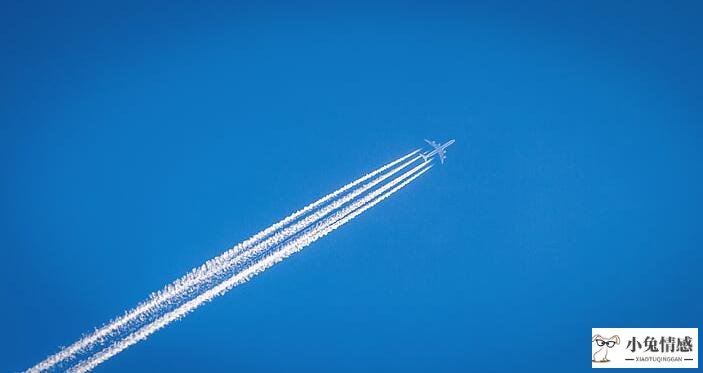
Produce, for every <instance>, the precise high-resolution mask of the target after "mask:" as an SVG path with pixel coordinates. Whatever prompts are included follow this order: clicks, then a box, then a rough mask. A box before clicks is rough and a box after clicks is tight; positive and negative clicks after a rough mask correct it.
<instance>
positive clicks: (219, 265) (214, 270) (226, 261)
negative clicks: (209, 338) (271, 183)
mask: <svg viewBox="0 0 703 373" xmlns="http://www.w3.org/2000/svg"><path fill="white" fill-rule="evenodd" d="M420 158H422V157H421V156H419V155H418V156H416V157H415V158H412V159H410V160H409V161H407V162H405V163H403V164H401V165H400V166H398V167H396V168H394V169H392V170H391V171H389V172H387V173H385V174H383V175H381V176H379V177H378V178H376V179H374V180H373V181H370V182H368V183H366V184H364V185H363V186H361V187H359V188H357V189H354V190H353V191H352V192H350V193H349V194H347V195H345V196H344V197H340V198H338V199H336V200H334V201H333V202H331V203H330V204H329V205H327V206H325V207H323V208H321V209H319V210H317V211H315V212H313V213H311V214H310V215H308V216H306V217H305V218H304V219H302V220H300V221H298V222H297V223H295V224H293V225H291V226H289V227H286V228H285V229H283V230H281V231H280V232H278V233H276V234H274V235H272V236H271V237H269V238H267V239H266V240H264V241H262V242H260V243H258V244H256V245H254V246H252V247H251V248H249V249H247V250H245V251H243V252H241V253H240V254H239V255H237V256H236V257H234V258H231V257H230V258H223V257H217V258H215V259H214V260H212V262H213V263H212V266H210V268H209V270H208V271H204V272H202V273H200V274H199V275H197V276H194V277H193V278H192V279H189V280H192V282H193V285H194V286H201V285H207V281H208V280H210V279H212V278H213V277H214V276H217V274H218V273H222V272H225V271H227V270H229V269H231V268H234V267H236V266H238V265H240V264H242V263H243V262H244V261H246V260H248V259H250V258H252V257H253V256H255V255H258V254H261V253H262V252H265V251H266V250H268V249H270V248H272V247H275V246H276V245H278V244H280V243H282V242H283V241H285V240H287V239H289V238H290V237H292V236H294V235H295V234H297V233H298V232H300V231H301V230H303V229H305V228H306V227H308V226H309V225H311V224H313V223H315V222H316V221H318V220H320V219H322V218H323V217H325V216H326V215H328V214H329V213H331V212H332V211H334V210H336V209H338V208H339V207H341V206H343V205H344V204H346V203H348V202H350V201H352V200H354V199H355V198H357V197H358V196H360V195H362V194H364V193H366V192H367V191H369V190H370V189H372V188H373V187H375V186H377V185H378V184H379V183H381V182H382V181H384V180H386V179H388V178H389V177H391V176H393V175H394V174H396V173H398V172H400V171H401V170H403V169H405V168H406V167H408V166H409V165H411V164H413V163H415V162H416V161H418V160H419V159H420Z"/></svg>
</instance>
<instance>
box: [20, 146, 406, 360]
mask: <svg viewBox="0 0 703 373" xmlns="http://www.w3.org/2000/svg"><path fill="white" fill-rule="evenodd" d="M418 152H419V150H415V151H413V152H411V153H409V154H407V155H405V156H403V157H401V158H399V159H397V160H395V161H393V162H390V163H388V164H386V165H384V166H382V167H380V168H378V169H376V170H375V171H372V172H370V173H368V174H366V175H364V176H362V177H361V178H359V179H357V180H355V181H353V182H351V183H349V184H346V185H344V186H343V187H341V188H339V189H337V190H335V191H334V192H332V193H330V194H328V195H326V196H324V197H322V198H320V199H319V200H317V201H315V202H313V203H311V204H309V205H307V206H305V207H304V208H302V209H300V210H298V211H296V212H294V213H293V214H291V215H289V216H287V217H286V218H284V219H283V220H281V221H279V222H277V223H275V224H273V225H271V226H270V227H268V228H266V229H264V230H262V231H261V232H259V233H257V234H255V235H254V236H252V237H250V238H249V239H247V240H245V241H243V242H241V243H239V244H237V245H235V246H234V247H233V248H231V249H229V250H227V251H226V252H224V253H223V254H221V255H219V256H218V257H215V258H213V259H210V260H208V261H207V262H205V263H204V264H203V265H201V266H200V267H198V268H195V269H193V270H192V271H191V272H189V273H187V274H186V275H184V276H183V277H181V278H180V279H178V280H176V281H175V282H173V283H171V284H169V285H167V286H165V287H164V289H162V290H160V291H158V292H155V293H152V294H151V295H150V296H149V298H148V299H147V300H146V301H144V302H142V303H140V304H138V305H137V306H136V307H135V308H133V309H132V310H130V311H127V312H126V313H125V314H124V315H123V316H120V317H118V318H116V319H114V320H112V321H110V322H109V323H107V324H105V325H104V326H103V327H101V328H99V329H96V330H95V331H93V332H92V333H90V334H89V335H87V336H85V337H83V338H81V339H80V340H78V341H77V342H75V343H73V344H71V345H70V346H67V347H65V348H63V349H61V351H59V352H58V353H56V354H54V355H51V356H49V357H47V358H46V359H45V360H43V361H42V362H40V363H38V364H37V365H35V366H33V367H32V368H29V369H28V370H27V372H39V371H42V370H47V369H50V368H52V367H54V366H55V365H57V364H59V363H61V362H63V361H66V360H70V359H72V358H73V357H74V356H75V355H76V354H78V353H81V352H84V351H86V350H89V349H91V348H93V347H94V346H96V345H99V344H102V343H104V341H105V340H106V339H108V338H109V337H111V336H112V335H113V334H115V333H118V332H119V331H120V330H121V329H123V328H126V327H128V326H129V325H130V324H132V323H139V322H144V321H145V320H147V318H148V315H149V314H152V313H153V312H154V311H156V310H158V309H159V308H160V307H162V306H163V305H164V304H167V303H168V302H169V301H171V300H173V299H174V298H177V297H179V296H181V295H183V294H184V292H186V291H188V289H189V288H191V287H192V286H194V285H197V284H198V283H199V282H200V281H202V280H203V278H204V277H207V276H208V274H212V273H213V270H217V269H218V267H219V266H221V265H222V264H223V263H227V262H228V261H229V260H230V259H231V258H233V257H236V256H237V255H239V254H241V253H243V252H245V251H247V250H249V249H251V248H252V246H255V245H256V244H257V243H258V242H259V241H261V240H262V239H264V238H266V237H267V236H269V235H271V234H272V233H274V232H276V231H278V230H279V229H281V228H283V227H285V226H286V225H288V224H290V223H291V222H294V221H295V220H297V219H298V218H300V217H302V216H303V215H305V214H307V213H309V212H311V211H313V210H315V209H316V208H318V207H320V206H322V205H324V204H325V203H327V202H329V201H331V200H333V199H334V198H336V197H338V196H339V195H341V194H343V193H345V192H347V191H349V190H350V189H352V188H354V187H355V186H357V185H359V184H360V183H363V182H364V181H366V180H369V179H371V178H373V177H375V176H377V175H379V174H380V173H382V172H384V171H386V170H388V169H390V168H391V167H394V166H396V165H397V164H399V163H401V162H403V161H405V160H407V159H408V158H410V157H412V156H413V155H415V154H417V153H418ZM418 157H419V156H417V157H415V158H414V159H413V160H412V161H411V162H406V164H404V165H403V167H405V166H406V165H407V164H409V163H412V162H414V161H416V160H417V159H418ZM399 169H402V168H396V169H395V171H392V172H393V173H395V172H397V171H398V170H399ZM384 176H385V177H384ZM389 176H390V175H388V174H386V175H383V176H381V177H384V179H385V178H387V177H389ZM378 182H380V181H378ZM378 182H376V183H375V184H373V185H370V186H369V188H371V187H373V186H374V185H376V184H378ZM369 184H371V183H369ZM366 190H368V188H366V189H364V190H363V191H361V192H359V193H357V194H356V195H355V197H356V196H358V195H359V194H361V193H363V192H364V191H366ZM354 192H356V191H354ZM354 192H352V193H354ZM348 200H350V199H347V200H346V201H348ZM340 205H341V204H338V205H337V207H339V206H340ZM329 211H332V210H329ZM329 211H328V212H329ZM324 215H325V214H323V215H319V214H318V215H315V216H318V217H317V219H319V218H321V217H322V216H324ZM317 219H309V220H307V223H308V224H310V223H312V222H314V221H315V220H317ZM287 232H288V233H289V234H294V233H296V232H294V231H292V230H289V231H287ZM282 239H283V236H282V235H277V236H276V238H275V240H272V241H269V243H268V245H269V246H268V247H270V245H271V243H272V242H281V241H282ZM262 247H263V246H262Z"/></svg>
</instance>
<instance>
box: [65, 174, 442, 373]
mask: <svg viewBox="0 0 703 373" xmlns="http://www.w3.org/2000/svg"><path fill="white" fill-rule="evenodd" d="M427 163H428V162H425V163H423V164H421V165H419V166H418V167H416V168H414V169H413V170H411V171H412V172H414V174H412V173H411V174H410V175H411V176H410V177H408V176H406V175H407V174H408V173H406V174H404V175H401V176H399V177H397V178H396V179H394V180H393V181H391V182H389V183H388V184H392V183H393V184H397V183H398V182H400V181H402V180H403V179H404V178H405V179H407V180H405V181H402V183H400V184H399V185H397V186H395V187H393V188H392V189H391V190H389V191H385V190H384V192H385V193H384V192H381V193H383V194H381V195H380V196H378V194H376V196H374V197H372V198H370V199H369V200H367V201H366V203H364V204H361V206H356V207H352V206H349V207H347V208H344V209H343V211H340V212H338V213H336V214H334V217H336V220H335V219H333V218H327V219H325V220H326V221H328V222H327V223H323V224H320V225H319V226H316V227H315V228H313V229H312V230H310V231H309V232H306V233H304V234H301V235H300V236H297V237H296V238H295V239H294V240H293V241H291V242H288V243H286V244H285V245H283V246H282V247H281V248H280V249H279V250H276V251H275V252H273V253H271V254H269V255H268V256H266V257H264V258H262V259H261V260H259V261H257V262H256V263H254V264H253V265H252V266H250V267H248V268H246V269H245V270H243V271H241V272H239V273H237V274H235V275H234V276H232V277H230V278H228V279H227V280H225V281H223V282H221V283H220V284H218V285H217V286H215V287H213V288H212V289H209V290H207V291H205V292H203V293H202V294H200V295H198V296H197V297H195V298H194V299H192V300H190V301H188V302H186V303H185V304H183V305H181V306H180V307H178V308H177V309H175V310H173V311H171V312H168V313H166V314H164V315H162V316H161V317H159V318H158V319H156V320H154V321H153V322H151V323H149V324H147V325H145V326H144V327H142V328H141V329H139V330H137V331H135V332H133V333H131V334H130V335H128V336H127V337H125V338H124V339H122V340H120V341H117V342H115V343H114V344H112V345H111V346H109V347H107V348H105V349H103V350H102V351H100V352H98V353H97V354H95V355H93V356H92V357H90V358H89V359H87V360H85V361H82V362H80V363H79V364H77V365H76V366H74V367H72V368H71V369H69V371H70V372H76V373H80V372H87V371H89V370H91V369H93V368H95V367H96V366H98V365H99V364H101V363H103V362H105V361H106V360H108V359H109V358H111V357H113V356H115V355H116V354H118V353H120V352H121V351H123V350H124V349H126V348H128V347H130V346H131V345H133V344H135V343H137V342H139V341H141V340H144V339H146V338H147V337H148V336H149V335H151V334H153V333H154V332H156V331H157V330H159V329H161V328H163V327H165V326H166V325H168V324H170V323H171V322H173V321H175V320H178V319H180V318H182V317H184V316H185V315H187V314H188V313H189V312H192V311H193V310H195V309H196V308H198V307H199V306H200V305H202V304H203V303H205V302H209V301H211V300H212V299H213V298H215V297H217V296H219V295H222V294H224V293H226V292H227V291H228V290H230V289H231V288H233V287H235V286H237V285H239V284H242V283H244V282H247V281H249V280H250V279H251V278H252V277H254V276H255V275H257V274H259V273H261V272H263V271H264V270H266V269H268V268H269V267H271V266H273V265H274V264H276V263H278V262H280V261H282V260H284V259H285V258H287V257H289V256H290V255H292V254H294V253H296V252H298V251H300V250H302V249H303V248H305V247H306V246H308V245H310V244H311V243H313V242H315V241H316V240H318V239H319V238H321V237H324V236H325V235H327V234H328V233H330V232H332V231H333V230H335V229H337V228H339V227H340V226H342V225H344V224H345V223H347V222H349V221H350V220H352V219H354V218H355V217H356V216H358V215H360V214H361V213H363V212H364V211H366V210H368V209H369V208H371V207H373V206H374V205H376V204H377V203H379V202H381V201H382V200H384V199H386V198H388V197H389V196H391V195H392V194H393V193H395V192H397V191H398V190H399V189H401V188H403V187H404V186H406V185H407V184H409V183H410V182H411V181H413V180H415V179H416V178H417V177H419V176H420V175H422V174H423V173H425V172H426V171H428V170H429V169H430V168H431V167H432V165H428V164H427ZM411 171H409V172H411ZM388 184H386V185H384V187H383V188H385V189H388V188H386V186H388ZM379 190H380V188H379ZM374 193H376V192H374ZM364 199H367V198H366V197H364ZM355 205H356V203H355Z"/></svg>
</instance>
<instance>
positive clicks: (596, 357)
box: [591, 334, 620, 363]
mask: <svg viewBox="0 0 703 373" xmlns="http://www.w3.org/2000/svg"><path fill="white" fill-rule="evenodd" d="M591 342H596V346H598V347H600V349H599V350H598V351H596V353H594V354H593V360H592V361H593V362H594V363H607V362H609V361H610V360H608V350H609V349H611V348H613V347H614V346H615V345H616V344H617V345H619V344H620V337H618V336H617V335H614V336H612V337H610V338H604V337H601V336H600V334H596V335H594V336H593V340H592V341H591Z"/></svg>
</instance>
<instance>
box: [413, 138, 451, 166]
mask: <svg viewBox="0 0 703 373" xmlns="http://www.w3.org/2000/svg"><path fill="white" fill-rule="evenodd" d="M425 142H427V143H428V144H430V145H431V146H432V147H433V148H434V150H433V151H431V152H429V153H423V154H420V155H421V156H422V158H423V159H424V160H425V162H427V160H428V159H430V158H432V156H434V155H435V154H436V155H438V156H439V161H440V162H441V163H444V160H445V159H447V155H446V152H447V148H448V147H449V145H451V144H454V139H452V140H449V141H447V142H445V143H444V144H442V145H440V144H437V143H436V142H434V141H431V140H427V139H425Z"/></svg>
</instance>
